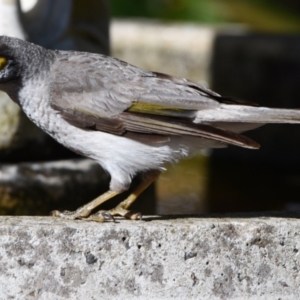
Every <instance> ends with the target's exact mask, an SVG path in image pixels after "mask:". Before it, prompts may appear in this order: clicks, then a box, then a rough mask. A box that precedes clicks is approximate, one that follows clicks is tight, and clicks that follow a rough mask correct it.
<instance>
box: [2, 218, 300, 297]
mask: <svg viewBox="0 0 300 300" xmlns="http://www.w3.org/2000/svg"><path fill="white" fill-rule="evenodd" d="M297 216H298V217H299V216H300V215H299V214H298V215H296V216H295V218H291V217H290V218H282V217H280V216H278V217H251V216H248V217H247V216H246V217H235V218H217V217H215V218H205V217H204V218H203V217H193V218H176V217H174V218H173V219H167V218H159V217H153V218H150V217H147V218H145V221H120V222H119V223H104V224H97V223H93V222H86V221H63V220H58V219H53V218H51V217H40V218H38V217H1V218H0V270H1V272H0V299H136V298H140V299H171V298H174V299H299V298H300V289H299V286H300V277H299V270H300V260H299V250H300V234H299V232H300V221H299V219H297V218H296V217H297Z"/></svg>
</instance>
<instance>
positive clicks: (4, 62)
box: [0, 56, 8, 71]
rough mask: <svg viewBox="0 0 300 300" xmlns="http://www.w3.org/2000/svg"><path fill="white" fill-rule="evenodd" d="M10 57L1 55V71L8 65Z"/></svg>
mask: <svg viewBox="0 0 300 300" xmlns="http://www.w3.org/2000/svg"><path fill="white" fill-rule="evenodd" d="M7 62H8V59H7V58H6V57H3V56H0V71H1V70H2V69H3V68H4V67H5V66H6V64H7Z"/></svg>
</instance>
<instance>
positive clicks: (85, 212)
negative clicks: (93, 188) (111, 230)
mask: <svg viewBox="0 0 300 300" xmlns="http://www.w3.org/2000/svg"><path fill="white" fill-rule="evenodd" d="M118 194H119V192H115V191H111V190H109V191H107V192H106V193H104V194H102V195H100V196H99V197H97V198H96V199H94V200H92V201H91V202H89V203H87V204H85V205H83V206H81V207H79V208H78V209H76V210H75V211H67V210H65V211H62V212H60V211H58V210H54V211H52V212H51V215H52V216H54V217H61V218H63V219H70V220H75V219H82V218H86V217H88V216H89V215H90V213H91V212H92V210H93V209H94V208H96V207H97V206H99V205H100V204H102V203H103V202H105V201H107V200H109V199H111V198H113V197H114V196H116V195H118ZM105 218H106V217H105V215H103V221H104V219H105ZM98 221H100V220H98Z"/></svg>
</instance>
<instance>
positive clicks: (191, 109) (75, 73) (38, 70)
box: [0, 36, 300, 221]
mask: <svg viewBox="0 0 300 300" xmlns="http://www.w3.org/2000/svg"><path fill="white" fill-rule="evenodd" d="M0 90H3V91H4V92H6V93H7V94H8V95H9V96H10V97H11V99H12V100H13V101H15V102H16V103H18V104H19V105H20V106H21V108H22V109H23V110H24V112H25V113H26V114H27V116H28V117H29V118H30V119H31V120H32V121H33V122H34V123H35V124H36V125H38V126H39V127H41V128H42V129H43V130H44V131H45V132H47V133H48V134H49V135H50V136H52V137H53V138H54V139H55V140H57V141H58V142H59V143H61V144H63V145H64V146H65V147H67V148H69V149H71V150H73V151H75V152H77V153H80V154H82V155H84V156H86V157H89V158H91V159H94V160H95V161H97V162H98V163H99V164H100V165H101V166H102V167H103V168H104V169H105V170H107V171H108V172H109V173H110V175H111V182H110V188H109V191H107V192H106V193H104V194H103V195H100V196H99V197H98V198H96V199H94V200H93V201H91V202H90V203H88V204H86V205H84V206H82V207H80V208H78V209H77V210H76V211H74V212H69V211H64V212H59V211H54V212H53V213H52V214H53V215H54V216H59V217H63V218H67V219H82V218H86V219H89V220H95V221H104V220H105V219H106V218H108V217H110V216H114V215H121V216H124V217H130V218H137V217H138V216H139V215H138V214H131V213H130V212H129V211H128V207H129V206H130V205H131V204H132V203H133V202H134V201H135V200H136V198H137V197H138V196H139V195H140V194H141V193H142V192H143V190H145V189H146V188H147V187H148V186H149V184H150V183H151V182H153V181H154V180H155V179H156V178H157V177H158V176H159V174H160V172H161V171H162V170H163V169H164V165H165V164H166V163H170V162H171V163H176V162H177V161H178V160H180V159H182V158H185V157H188V156H191V155H193V154H195V153H197V152H199V150H201V149H204V148H219V147H225V146H227V145H235V146H240V147H244V148H250V149H257V148H259V145H258V144H257V143H256V142H254V141H253V140H251V139H249V138H247V137H245V136H243V135H241V134H240V133H241V132H243V131H246V130H250V129H254V128H257V127H259V126H261V125H263V124H265V123H300V111H299V110H289V109H271V108H266V107H258V106H256V105H255V104H253V103H250V102H246V101H241V100H238V99H234V98H228V97H222V96H220V95H218V94H217V93H214V92H212V91H211V90H209V89H207V88H205V87H203V86H201V85H198V84H196V83H193V82H191V81H188V80H186V79H183V78H176V77H172V76H169V75H166V74H161V73H155V72H148V71H144V70H141V69H139V68H137V67H135V66H132V65H130V64H127V63H126V62H123V61H120V60H118V59H115V58H112V57H108V56H104V55H100V54H92V53H83V52H74V51H53V50H47V49H45V48H43V47H40V46H37V45H34V44H31V43H28V42H25V41H22V40H19V39H16V38H11V37H6V36H0ZM140 172H142V173H143V174H144V177H143V178H144V180H143V182H142V184H141V185H140V186H139V187H138V188H137V189H136V191H135V192H134V193H132V194H131V195H130V196H129V197H128V198H127V199H125V200H124V201H122V202H121V203H120V204H119V205H118V206H117V207H116V208H114V209H112V210H110V211H109V212H108V213H106V212H103V211H99V212H98V213H96V214H93V215H91V211H92V210H93V209H94V208H96V207H98V206H99V205H100V204H101V203H103V202H105V201H107V200H108V199H110V198H112V197H114V196H115V195H117V194H119V193H121V192H123V191H125V190H127V189H128V187H129V185H130V183H131V180H132V177H133V176H134V175H135V174H137V173H140Z"/></svg>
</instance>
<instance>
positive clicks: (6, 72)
mask: <svg viewBox="0 0 300 300" xmlns="http://www.w3.org/2000/svg"><path fill="white" fill-rule="evenodd" d="M20 42H22V41H21V40H18V39H13V38H9V37H7V36H0V86H2V83H5V82H8V81H11V80H16V79H17V78H18V77H20V75H21V66H20V64H19V62H18V60H17V57H16V55H15V50H14V49H16V47H18V48H19V47H20V46H21V45H20Z"/></svg>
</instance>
